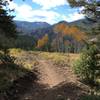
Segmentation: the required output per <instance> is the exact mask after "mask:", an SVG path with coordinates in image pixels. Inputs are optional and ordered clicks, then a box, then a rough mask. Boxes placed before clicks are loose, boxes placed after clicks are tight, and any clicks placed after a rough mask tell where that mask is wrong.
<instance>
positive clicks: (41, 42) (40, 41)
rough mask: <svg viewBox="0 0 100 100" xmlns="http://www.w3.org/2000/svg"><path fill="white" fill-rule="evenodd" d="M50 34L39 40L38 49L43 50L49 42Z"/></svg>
mask: <svg viewBox="0 0 100 100" xmlns="http://www.w3.org/2000/svg"><path fill="white" fill-rule="evenodd" d="M48 40H49V39H48V34H45V35H44V37H42V38H41V39H39V40H38V42H37V48H42V47H43V46H44V45H45V44H47V42H48Z"/></svg>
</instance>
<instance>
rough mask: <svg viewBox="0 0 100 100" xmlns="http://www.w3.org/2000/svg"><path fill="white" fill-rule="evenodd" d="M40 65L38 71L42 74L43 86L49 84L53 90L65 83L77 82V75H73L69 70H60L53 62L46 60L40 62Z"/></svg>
mask: <svg viewBox="0 0 100 100" xmlns="http://www.w3.org/2000/svg"><path fill="white" fill-rule="evenodd" d="M39 63H40V64H39V67H38V68H39V69H38V70H39V72H40V77H39V79H40V80H39V82H40V83H41V84H47V85H48V86H49V87H51V88H52V87H54V86H56V85H58V84H60V83H62V82H64V81H67V82H75V81H76V77H75V75H73V73H72V71H70V70H69V68H66V69H63V68H62V69H58V68H57V66H54V65H53V63H52V62H50V61H46V60H40V61H39ZM60 67H61V66H60ZM66 67H67V66H66ZM69 77H70V79H69Z"/></svg>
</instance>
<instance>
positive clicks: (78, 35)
mask: <svg viewBox="0 0 100 100" xmlns="http://www.w3.org/2000/svg"><path fill="white" fill-rule="evenodd" d="M53 31H54V33H55V34H56V37H55V39H53V40H52V43H53V45H55V47H57V48H64V46H65V45H70V44H71V41H69V40H68V39H64V37H71V38H73V40H75V41H77V42H79V43H80V42H82V41H83V40H85V39H86V34H85V33H84V32H82V31H80V30H79V29H78V28H77V27H75V26H69V25H66V24H64V23H60V24H58V25H55V27H54V28H53ZM48 41H49V37H48V34H45V35H44V36H43V37H42V38H41V39H39V40H38V41H37V48H42V47H44V46H45V45H46V44H47V43H48ZM54 42H55V43H54ZM52 43H51V44H52ZM59 45H61V47H60V46H59ZM62 50H63V49H62Z"/></svg>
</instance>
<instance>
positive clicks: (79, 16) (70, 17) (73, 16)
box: [67, 12, 84, 22]
mask: <svg viewBox="0 0 100 100" xmlns="http://www.w3.org/2000/svg"><path fill="white" fill-rule="evenodd" d="M67 18H68V21H69V22H71V21H75V20H79V19H82V18H84V15H83V14H80V13H78V12H74V13H73V14H69V15H68V16H67Z"/></svg>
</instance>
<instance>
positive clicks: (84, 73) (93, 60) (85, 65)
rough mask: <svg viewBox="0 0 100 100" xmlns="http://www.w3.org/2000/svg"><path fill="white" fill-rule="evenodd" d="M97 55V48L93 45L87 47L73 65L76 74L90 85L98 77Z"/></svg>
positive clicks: (99, 71) (99, 66) (99, 65)
mask: <svg viewBox="0 0 100 100" xmlns="http://www.w3.org/2000/svg"><path fill="white" fill-rule="evenodd" d="M97 55H98V48H97V46H96V45H95V44H92V45H89V46H88V47H87V49H85V50H84V52H83V53H82V54H81V57H80V59H79V60H78V61H77V62H76V63H75V65H74V70H75V72H76V74H78V75H79V77H80V78H81V79H82V80H85V81H86V82H89V83H91V84H94V83H95V81H96V79H97V77H100V76H99V75H100V74H99V73H100V64H99V62H98V61H99V58H98V56H97Z"/></svg>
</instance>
